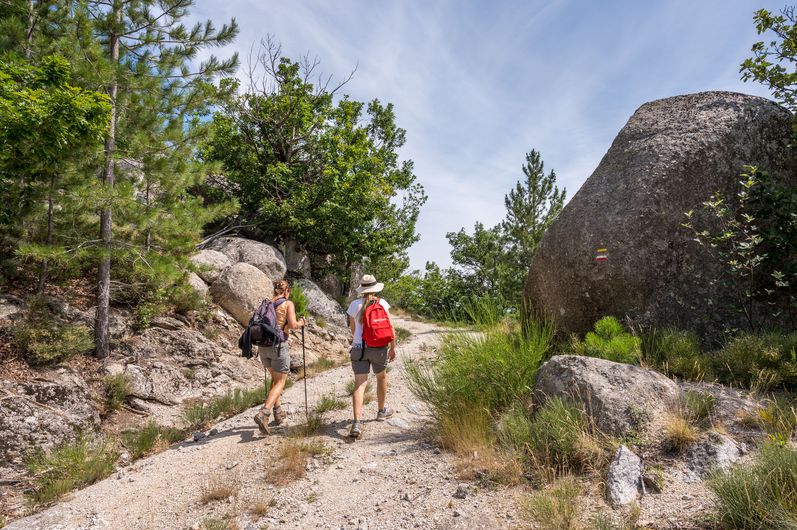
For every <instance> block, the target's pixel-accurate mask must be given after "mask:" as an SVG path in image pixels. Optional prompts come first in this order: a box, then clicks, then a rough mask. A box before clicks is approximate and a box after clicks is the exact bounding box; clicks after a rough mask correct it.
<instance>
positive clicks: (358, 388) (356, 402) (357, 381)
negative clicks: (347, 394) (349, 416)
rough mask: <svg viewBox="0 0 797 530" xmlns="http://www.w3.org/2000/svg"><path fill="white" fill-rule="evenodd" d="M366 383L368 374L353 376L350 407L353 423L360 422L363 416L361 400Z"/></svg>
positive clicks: (363, 396)
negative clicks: (352, 411) (352, 409)
mask: <svg viewBox="0 0 797 530" xmlns="http://www.w3.org/2000/svg"><path fill="white" fill-rule="evenodd" d="M367 383H368V374H354V392H352V395H351V398H352V405H353V407H354V421H360V418H361V417H362V414H363V399H364V398H365V387H366V385H367Z"/></svg>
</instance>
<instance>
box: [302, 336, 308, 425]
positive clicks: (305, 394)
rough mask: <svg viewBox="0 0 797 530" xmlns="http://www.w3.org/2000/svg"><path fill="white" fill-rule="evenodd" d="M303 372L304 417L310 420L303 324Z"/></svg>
mask: <svg viewBox="0 0 797 530" xmlns="http://www.w3.org/2000/svg"><path fill="white" fill-rule="evenodd" d="M302 373H303V374H304V377H303V378H302V379H304V418H305V420H306V421H307V422H308V423H309V422H310V410H309V409H308V408H307V363H306V361H305V353H304V326H302Z"/></svg>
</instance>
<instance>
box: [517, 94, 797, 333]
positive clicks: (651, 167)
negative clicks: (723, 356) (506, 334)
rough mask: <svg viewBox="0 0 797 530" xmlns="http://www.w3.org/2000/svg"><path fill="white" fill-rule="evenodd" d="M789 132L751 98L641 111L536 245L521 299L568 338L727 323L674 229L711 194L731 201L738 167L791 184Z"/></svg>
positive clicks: (709, 269) (711, 98)
mask: <svg viewBox="0 0 797 530" xmlns="http://www.w3.org/2000/svg"><path fill="white" fill-rule="evenodd" d="M790 133H791V115H790V114H789V112H787V111H786V110H784V109H783V108H782V107H779V106H778V105H776V104H775V103H773V102H771V101H768V100H766V99H763V98H759V97H754V96H746V95H743V94H735V93H729V92H705V93H699V94H691V95H687V96H677V97H673V98H668V99H662V100H659V101H654V102H652V103H646V104H645V105H643V106H642V107H640V108H639V109H638V110H637V111H636V112H635V113H634V115H633V116H632V117H631V119H629V121H628V123H627V124H626V125H625V127H623V129H622V130H621V131H620V133H619V134H618V135H617V138H615V140H614V142H613V143H612V146H611V148H610V149H609V151H608V152H607V153H606V155H605V156H604V157H603V160H601V162H600V164H599V165H598V167H597V169H596V170H595V171H594V172H593V173H592V175H591V176H590V177H589V179H587V181H586V182H585V183H584V185H583V186H582V187H581V189H580V190H579V191H578V193H576V195H575V196H574V197H573V199H572V200H571V201H570V202H569V203H568V204H567V206H565V208H564V209H563V210H562V212H561V213H560V215H559V217H558V218H557V219H556V220H555V221H554V223H553V224H552V225H551V226H550V228H549V229H548V230H547V232H546V233H545V235H544V236H543V238H542V240H541V241H540V244H539V246H538V248H537V251H536V253H535V255H534V258H533V260H532V263H531V266H530V270H529V275H528V280H527V282H526V291H525V296H526V299H527V300H528V301H529V302H530V304H531V305H532V306H533V307H535V308H536V309H539V310H543V311H545V312H547V313H549V314H552V315H555V316H556V318H557V320H558V322H559V324H560V325H561V326H562V327H564V328H565V329H567V330H570V331H574V332H585V331H588V330H589V329H590V328H591V326H592V325H593V324H594V322H595V321H597V320H598V319H599V318H601V317H603V316H605V315H614V316H617V317H626V316H628V317H631V318H632V319H634V320H637V321H639V322H642V323H655V324H656V325H657V326H664V325H673V326H676V327H679V328H691V329H695V330H696V331H698V332H700V331H705V330H706V329H709V328H710V325H711V323H712V322H724V323H725V324H728V325H730V324H731V323H733V322H734V321H737V320H738V319H739V318H740V315H739V314H738V313H737V312H736V311H734V310H733V308H734V307H735V306H734V304H733V300H734V298H733V297H734V296H735V295H734V293H733V292H731V291H730V286H728V285H724V283H723V282H719V281H715V280H717V279H718V278H720V272H719V265H718V263H717V262H716V261H715V260H714V259H712V258H710V257H709V256H708V254H707V253H706V252H705V251H704V250H703V249H701V248H700V247H699V246H698V245H696V244H695V243H694V242H692V241H691V237H692V236H691V235H690V233H689V231H688V230H686V229H684V228H682V226H681V225H682V223H683V222H685V220H686V217H685V212H688V211H690V210H696V211H697V210H700V207H701V203H702V202H703V201H705V200H707V199H708V198H709V196H710V195H711V194H712V193H714V192H716V191H720V192H722V193H724V194H725V195H726V196H731V195H733V194H734V193H735V188H736V186H737V185H738V182H739V175H740V173H741V172H742V171H743V169H742V167H743V165H745V164H756V165H758V166H759V167H761V168H762V169H765V170H767V171H769V172H770V174H772V175H773V176H775V177H776V178H780V179H783V180H788V181H789V182H791V183H797V182H795V178H796V177H795V175H796V174H797V173H795V171H794V167H795V164H794V159H793V155H791V154H790V150H789V148H788V143H789V140H790V137H791V136H790ZM598 256H603V257H604V258H606V259H603V258H599V259H597V258H598ZM706 300H712V301H714V303H713V304H711V305H707V304H706ZM725 302H729V303H725ZM728 306H730V307H728ZM725 307H728V309H727V310H725V309H723V308H725Z"/></svg>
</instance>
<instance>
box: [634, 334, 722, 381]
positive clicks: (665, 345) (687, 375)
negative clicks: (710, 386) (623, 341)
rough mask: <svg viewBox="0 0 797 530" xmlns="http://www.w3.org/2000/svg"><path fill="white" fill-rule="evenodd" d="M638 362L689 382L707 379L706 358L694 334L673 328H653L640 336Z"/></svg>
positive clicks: (708, 369)
mask: <svg viewBox="0 0 797 530" xmlns="http://www.w3.org/2000/svg"><path fill="white" fill-rule="evenodd" d="M640 339H641V350H642V360H643V361H644V362H645V363H646V364H647V365H649V366H651V367H653V368H655V369H657V370H661V371H662V372H664V373H666V374H668V375H673V376H677V377H682V378H684V379H686V380H689V381H702V380H704V379H708V378H711V375H712V374H711V369H710V367H709V358H708V356H706V355H705V354H704V353H703V352H702V350H701V348H700V340H699V339H698V337H697V335H695V334H694V333H692V332H689V331H681V330H677V329H673V328H664V329H654V330H651V331H648V332H645V333H642V334H641V336H640Z"/></svg>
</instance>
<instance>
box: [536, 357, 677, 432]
mask: <svg viewBox="0 0 797 530" xmlns="http://www.w3.org/2000/svg"><path fill="white" fill-rule="evenodd" d="M679 394H680V392H679V389H678V385H676V384H675V383H674V382H673V381H671V380H670V379H668V378H666V377H665V376H663V375H661V374H660V373H658V372H653V371H651V370H645V369H644V368H640V367H639V366H634V365H631V364H623V363H615V362H612V361H607V360H605V359H598V358H595V357H580V356H578V355H557V356H555V357H552V358H551V359H550V360H548V361H547V362H545V363H543V365H542V366H540V368H539V370H537V375H536V380H535V382H534V402H535V404H536V405H542V404H544V403H545V401H546V400H548V399H550V398H552V397H560V398H565V399H567V400H570V401H573V402H575V403H577V404H578V405H579V407H580V408H581V409H582V410H583V411H584V412H585V413H586V414H587V416H588V417H589V418H590V419H591V420H592V422H594V424H595V425H596V426H597V427H598V428H599V429H600V430H601V431H603V432H605V433H607V434H611V435H613V436H620V437H622V436H625V435H626V434H628V433H629V432H632V431H642V430H644V429H645V428H647V427H649V426H651V425H652V424H654V423H656V422H657V421H658V419H659V418H661V417H663V414H664V413H666V412H668V411H669V410H671V409H672V408H673V407H674V406H676V405H677V403H678V398H679Z"/></svg>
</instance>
